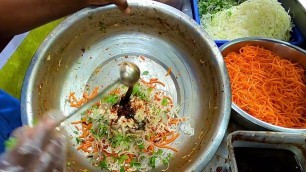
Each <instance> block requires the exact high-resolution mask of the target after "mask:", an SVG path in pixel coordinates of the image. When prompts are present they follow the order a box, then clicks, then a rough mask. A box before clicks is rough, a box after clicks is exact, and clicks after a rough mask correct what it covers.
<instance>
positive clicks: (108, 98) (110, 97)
mask: <svg viewBox="0 0 306 172" xmlns="http://www.w3.org/2000/svg"><path fill="white" fill-rule="evenodd" d="M104 101H105V102H106V103H110V104H116V103H118V101H119V96H118V95H114V94H110V95H108V96H106V97H105V99H104Z"/></svg>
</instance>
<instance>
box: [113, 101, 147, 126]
mask: <svg viewBox="0 0 306 172" xmlns="http://www.w3.org/2000/svg"><path fill="white" fill-rule="evenodd" d="M123 101H125V99H124V97H122V98H121V100H120V101H119V102H118V103H116V104H114V105H113V106H112V110H111V111H113V112H117V116H118V118H117V120H115V121H113V120H112V121H111V124H110V126H112V124H113V123H114V122H115V123H117V122H118V120H119V119H120V117H122V116H124V117H125V118H126V119H132V120H134V122H135V123H136V125H137V128H135V129H136V130H144V129H145V126H146V122H145V121H140V122H139V121H137V120H135V118H134V116H135V114H136V110H137V109H134V108H133V107H132V106H131V102H130V101H129V100H128V102H124V103H122V102H123Z"/></svg>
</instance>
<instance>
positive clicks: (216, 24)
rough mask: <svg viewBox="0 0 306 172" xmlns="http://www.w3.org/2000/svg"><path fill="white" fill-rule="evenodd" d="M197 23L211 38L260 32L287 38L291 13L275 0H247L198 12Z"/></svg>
mask: <svg viewBox="0 0 306 172" xmlns="http://www.w3.org/2000/svg"><path fill="white" fill-rule="evenodd" d="M201 23H202V25H203V27H204V29H205V30H206V31H207V32H208V34H209V35H210V36H212V37H213V39H216V40H220V39H226V40H231V39H236V38H241V37H248V36H262V37H268V38H275V39H280V40H284V41H288V40H289V38H290V31H291V29H292V23H291V17H290V15H289V14H288V13H287V12H286V11H285V9H284V8H283V7H282V6H281V4H280V3H279V2H278V1H277V0H248V1H246V2H243V3H241V4H240V5H238V6H233V7H231V8H229V9H226V10H223V11H220V12H217V13H216V14H213V15H212V14H206V15H202V17H201Z"/></svg>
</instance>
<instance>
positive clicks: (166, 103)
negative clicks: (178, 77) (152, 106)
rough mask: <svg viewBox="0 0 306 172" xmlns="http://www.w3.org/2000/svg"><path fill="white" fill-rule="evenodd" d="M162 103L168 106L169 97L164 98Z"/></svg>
mask: <svg viewBox="0 0 306 172" xmlns="http://www.w3.org/2000/svg"><path fill="white" fill-rule="evenodd" d="M161 104H162V105H163V106H167V105H168V99H166V98H163V100H162V102H161Z"/></svg>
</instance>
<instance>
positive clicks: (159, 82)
mask: <svg viewBox="0 0 306 172" xmlns="http://www.w3.org/2000/svg"><path fill="white" fill-rule="evenodd" d="M150 83H151V84H153V83H156V84H160V85H162V86H163V87H164V86H165V84H164V83H163V82H161V81H151V82H150Z"/></svg>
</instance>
